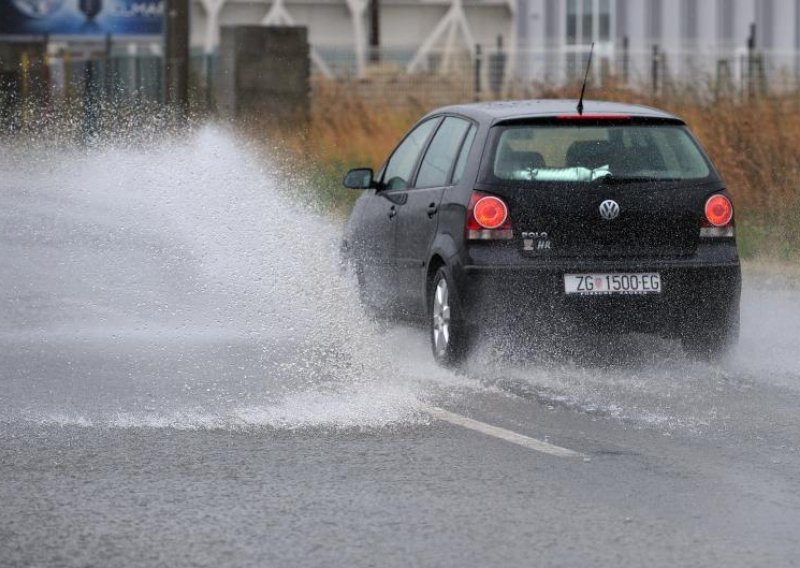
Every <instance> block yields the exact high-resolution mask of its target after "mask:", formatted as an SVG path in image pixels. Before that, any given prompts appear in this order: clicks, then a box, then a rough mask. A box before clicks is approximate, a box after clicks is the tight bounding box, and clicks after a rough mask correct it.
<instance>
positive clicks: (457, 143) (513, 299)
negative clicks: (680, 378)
mask: <svg viewBox="0 0 800 568" xmlns="http://www.w3.org/2000/svg"><path fill="white" fill-rule="evenodd" d="M344 185H345V186H346V187H350V188H353V189H363V190H365V191H364V194H363V195H362V196H361V198H360V199H358V201H357V203H356V205H355V208H354V210H353V213H352V216H351V217H350V220H349V222H348V224H347V227H346V230H345V236H344V242H343V251H344V253H345V256H346V259H347V260H348V261H349V263H350V264H351V266H353V267H354V269H355V272H356V275H357V277H358V283H359V286H360V288H361V294H362V299H363V300H364V302H365V303H366V304H367V305H368V306H369V307H370V308H371V309H372V310H375V311H377V312H383V313H386V314H396V313H398V312H401V313H405V314H407V315H412V316H419V317H421V318H426V319H427V321H428V325H429V326H430V337H431V345H432V348H433V354H434V357H435V358H436V360H437V361H438V362H440V363H442V364H455V363H457V362H459V361H460V360H461V359H462V358H463V357H464V356H465V355H466V353H467V352H468V350H469V347H470V345H471V344H472V339H473V338H474V337H475V334H476V332H478V331H479V330H480V329H482V328H486V327H487V326H496V325H498V324H516V325H515V328H516V329H519V330H521V331H520V333H526V332H527V333H531V334H552V333H555V332H556V330H557V328H559V327H561V328H563V329H567V330H573V331H576V332H584V331H588V332H590V333H628V332H642V333H656V334H660V335H663V336H666V337H672V338H679V339H680V340H681V341H682V344H683V346H684V349H685V350H686V351H687V352H689V353H690V354H692V355H695V356H700V357H707V358H714V357H717V356H719V355H721V354H723V353H725V352H726V351H727V350H728V349H729V348H730V347H731V346H732V345H733V344H734V343H735V341H736V340H737V338H738V331H739V296H740V289H741V272H740V266H739V257H738V253H737V249H736V238H735V230H734V219H733V204H732V202H731V197H730V195H729V194H728V192H727V191H726V189H725V183H724V182H723V180H722V178H721V177H720V175H719V173H718V172H717V170H716V169H715V168H714V166H713V165H712V163H711V161H710V160H709V159H708V157H707V156H706V154H705V152H704V151H703V150H702V148H701V147H700V145H699V143H698V142H697V140H696V139H695V138H694V136H693V135H692V134H691V132H690V131H689V129H688V128H687V126H686V124H685V123H684V122H683V121H682V120H681V119H679V118H677V117H675V116H672V115H670V114H667V113H665V112H662V111H660V110H656V109H653V108H648V107H644V106H638V105H627V104H617V103H607V102H596V101H586V103H585V107H584V109H583V111H582V112H581V113H579V112H578V111H577V110H576V106H575V102H574V101H567V100H534V101H513V102H512V101H508V102H491V103H477V104H467V105H459V106H450V107H445V108H441V109H438V110H435V111H433V112H431V113H430V114H428V115H427V116H425V117H423V118H422V119H421V120H420V121H419V122H418V123H417V124H416V125H415V126H414V128H413V129H412V130H411V131H410V132H409V133H408V134H407V135H406V137H405V138H404V139H403V140H402V141H401V142H400V144H399V145H398V146H397V148H396V149H395V150H394V152H392V154H391V155H390V156H389V159H388V160H387V161H386V164H385V165H384V166H383V168H382V169H381V170H380V172H379V173H378V174H377V176H375V175H374V174H373V171H372V170H371V169H366V168H365V169H357V170H351V171H350V172H349V173H348V174H347V176H346V177H345V180H344Z"/></svg>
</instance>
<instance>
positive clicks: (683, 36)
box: [192, 0, 800, 84]
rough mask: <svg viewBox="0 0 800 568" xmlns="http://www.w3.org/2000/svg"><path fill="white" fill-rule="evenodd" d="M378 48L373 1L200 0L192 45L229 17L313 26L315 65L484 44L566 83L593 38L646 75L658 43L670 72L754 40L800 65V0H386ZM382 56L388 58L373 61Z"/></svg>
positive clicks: (607, 62) (631, 77) (737, 68)
mask: <svg viewBox="0 0 800 568" xmlns="http://www.w3.org/2000/svg"><path fill="white" fill-rule="evenodd" d="M379 4H380V11H379V18H378V20H379V23H380V26H379V29H380V50H379V53H378V54H374V53H371V52H370V48H369V46H368V37H369V26H370V8H369V5H370V1H369V0H192V44H193V47H194V48H195V50H196V51H201V50H202V51H204V52H205V53H214V52H215V50H216V47H217V45H218V41H219V28H220V26H223V25H234V24H254V23H263V24H271V25H303V26H306V27H307V28H308V33H309V41H310V43H311V46H312V59H313V64H314V69H315V70H316V71H317V72H322V73H324V74H327V75H330V76H334V75H335V76H342V75H351V76H363V75H364V74H366V73H368V72H370V70H371V69H375V68H377V67H380V68H383V69H385V68H387V67H388V68H390V69H391V68H394V69H397V70H399V71H407V72H413V71H435V72H448V71H453V70H456V71H462V72H463V73H464V74H469V73H472V71H473V69H474V59H475V55H476V45H477V44H480V45H481V46H482V48H483V53H484V54H485V55H487V56H488V58H487V59H486V60H487V61H488V59H490V58H491V57H492V56H493V54H496V53H497V52H498V38H502V51H503V52H504V54H505V55H504V56H503V57H502V58H499V59H498V58H495V60H494V63H492V62H489V63H488V64H487V65H484V67H483V69H484V72H486V69H487V68H488V67H492V66H493V68H494V67H496V66H497V65H496V62H497V61H501V62H502V65H503V67H504V69H503V72H502V76H503V80H504V81H507V80H509V79H510V80H518V81H521V82H524V83H531V82H534V83H547V84H554V83H555V84H559V83H563V82H565V81H570V80H574V79H575V78H576V77H578V76H579V75H580V74H581V72H582V69H583V68H584V64H585V61H586V58H587V56H588V51H589V46H590V45H591V44H592V42H594V43H595V44H596V46H595V56H596V59H595V63H596V64H595V65H594V66H593V67H594V73H596V74H598V75H602V74H604V73H611V72H613V73H614V74H615V75H616V76H617V77H624V79H625V80H626V81H628V82H637V81H640V82H647V81H650V80H651V75H652V73H653V61H654V49H657V53H656V55H655V58H656V59H657V60H658V68H659V73H660V74H661V76H662V77H670V78H672V79H676V80H681V79H686V78H691V79H692V80H697V79H698V78H701V77H709V78H713V77H717V78H718V77H719V76H720V75H722V74H724V75H725V76H727V77H730V79H731V80H733V81H735V80H737V78H738V79H741V78H742V76H743V74H744V73H745V67H746V66H747V65H750V63H748V61H747V59H746V58H747V57H748V50H747V44H748V38H749V37H750V35H751V30H752V28H751V26H753V25H754V26H755V44H754V47H755V48H756V49H757V50H758V51H759V52H760V53H762V54H763V57H761V58H760V59H759V66H760V67H759V70H760V72H762V73H763V74H764V75H767V74H768V75H770V77H776V76H779V75H781V74H784V75H787V76H789V75H791V76H792V77H794V78H795V80H796V77H797V76H798V75H799V74H800V63H798V57H797V53H798V51H799V50H800V0H379ZM375 61H380V66H376V65H370V63H374V62H375Z"/></svg>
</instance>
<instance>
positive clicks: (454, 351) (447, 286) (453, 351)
mask: <svg viewBox="0 0 800 568" xmlns="http://www.w3.org/2000/svg"><path fill="white" fill-rule="evenodd" d="M428 297H429V310H428V315H429V321H430V338H431V350H432V351H433V358H434V359H435V360H436V362H437V363H439V364H440V365H443V366H445V367H454V366H457V365H459V364H460V363H462V362H463V361H464V359H465V358H466V356H467V352H468V343H469V341H468V336H467V335H468V334H467V326H466V325H465V324H464V322H463V320H462V318H461V312H460V310H459V307H458V302H456V301H454V300H455V299H456V298H457V297H458V296H457V293H456V289H455V287H454V285H453V283H452V281H451V280H450V278H449V277H448V275H447V271H446V270H445V269H444V267H442V268H440V269H439V270H438V271H437V272H436V275H435V276H434V278H433V280H432V281H431V285H430V289H429V293H428Z"/></svg>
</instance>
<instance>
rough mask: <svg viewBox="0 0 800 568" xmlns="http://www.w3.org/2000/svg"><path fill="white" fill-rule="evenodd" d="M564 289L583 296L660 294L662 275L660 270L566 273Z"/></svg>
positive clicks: (568, 292)
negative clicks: (624, 272)
mask: <svg viewBox="0 0 800 568" xmlns="http://www.w3.org/2000/svg"><path fill="white" fill-rule="evenodd" d="M564 291H565V292H566V293H567V294H579V295H581V296H602V295H608V294H628V295H639V294H660V293H661V275H660V274H659V273H658V272H645V273H638V274H620V273H616V274H565V275H564Z"/></svg>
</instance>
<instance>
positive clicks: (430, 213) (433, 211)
mask: <svg viewBox="0 0 800 568" xmlns="http://www.w3.org/2000/svg"><path fill="white" fill-rule="evenodd" d="M438 211H439V207H437V206H436V204H435V203H431V204H430V205H428V218H429V219H433V216H434V215H436V213H437V212H438Z"/></svg>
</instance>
